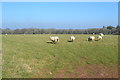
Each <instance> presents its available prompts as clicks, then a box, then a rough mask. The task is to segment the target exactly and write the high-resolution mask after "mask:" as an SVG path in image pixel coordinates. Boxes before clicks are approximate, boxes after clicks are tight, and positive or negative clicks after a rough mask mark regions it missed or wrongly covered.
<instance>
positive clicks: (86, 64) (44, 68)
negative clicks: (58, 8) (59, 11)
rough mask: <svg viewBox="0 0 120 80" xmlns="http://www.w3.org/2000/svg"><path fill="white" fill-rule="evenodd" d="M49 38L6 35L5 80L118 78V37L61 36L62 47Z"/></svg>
mask: <svg viewBox="0 0 120 80" xmlns="http://www.w3.org/2000/svg"><path fill="white" fill-rule="evenodd" d="M52 35H53V34H52ZM71 35H74V36H75V37H76V40H75V41H74V42H73V43H72V42H67V40H69V37H70V36H71ZM49 36H50V34H35V35H27V34H26V35H3V36H2V40H3V41H2V44H3V72H2V76H3V78H61V77H62V78H76V77H77V78H78V77H79V78H92V77H94V78H103V77H107V78H111V77H114V78H116V77H118V71H117V65H118V36H117V35H105V36H104V38H103V40H101V41H90V42H88V41H86V40H87V38H88V37H89V36H90V35H80V34H78V35H77V34H63V35H61V34H58V35H57V36H59V38H60V42H59V43H58V44H51V43H47V41H50V40H49ZM95 36H98V35H95Z"/></svg>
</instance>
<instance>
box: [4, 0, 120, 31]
mask: <svg viewBox="0 0 120 80" xmlns="http://www.w3.org/2000/svg"><path fill="white" fill-rule="evenodd" d="M117 18H118V3H117V2H3V3H2V28H11V29H16V28H56V29H87V28H101V27H102V26H109V25H112V26H116V25H117V24H118V19H117Z"/></svg>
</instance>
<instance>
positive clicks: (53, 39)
mask: <svg viewBox="0 0 120 80" xmlns="http://www.w3.org/2000/svg"><path fill="white" fill-rule="evenodd" d="M50 40H51V41H52V42H53V43H56V42H59V37H57V36H54V37H53V36H50Z"/></svg>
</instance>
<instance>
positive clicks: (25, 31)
mask: <svg viewBox="0 0 120 80" xmlns="http://www.w3.org/2000/svg"><path fill="white" fill-rule="evenodd" d="M0 32H1V34H93V33H95V34H99V33H104V34H114V35H119V34H120V26H117V27H113V26H107V27H105V26H103V28H94V29H36V28H29V29H15V30H11V29H9V28H6V29H0Z"/></svg>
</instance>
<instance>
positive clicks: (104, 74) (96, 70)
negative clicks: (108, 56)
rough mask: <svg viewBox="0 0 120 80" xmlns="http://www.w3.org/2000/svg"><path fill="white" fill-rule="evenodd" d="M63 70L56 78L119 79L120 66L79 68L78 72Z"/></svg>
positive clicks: (87, 66)
mask: <svg viewBox="0 0 120 80" xmlns="http://www.w3.org/2000/svg"><path fill="white" fill-rule="evenodd" d="M68 71H70V69H67V68H66V69H65V68H64V69H61V70H59V71H58V73H57V74H56V75H55V76H54V77H55V78H118V66H113V65H112V66H104V65H86V66H77V67H76V70H74V71H71V72H69V73H68V74H67V76H66V73H67V72H68Z"/></svg>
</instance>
